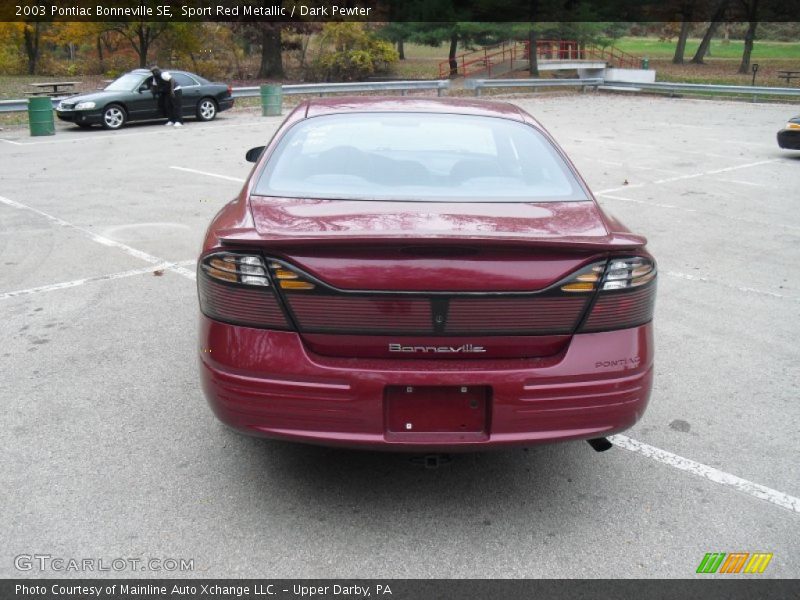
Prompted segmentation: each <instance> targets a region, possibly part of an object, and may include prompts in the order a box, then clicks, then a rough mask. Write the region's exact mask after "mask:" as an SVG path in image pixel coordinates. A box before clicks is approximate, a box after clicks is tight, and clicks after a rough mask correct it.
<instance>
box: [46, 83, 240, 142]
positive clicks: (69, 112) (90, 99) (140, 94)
mask: <svg viewBox="0 0 800 600" xmlns="http://www.w3.org/2000/svg"><path fill="white" fill-rule="evenodd" d="M169 72H170V73H171V74H172V76H173V77H174V78H175V81H176V82H177V84H178V85H180V86H181V90H182V91H183V115H184V116H185V117H197V118H198V119H199V120H201V121H211V120H212V119H214V118H215V117H216V116H217V113H218V112H220V111H223V110H227V109H229V108H231V107H233V97H232V96H231V93H232V90H231V87H230V86H229V85H226V84H224V83H212V82H210V81H208V80H206V79H203V78H202V77H200V76H199V75H195V74H194V73H189V72H188V71H173V70H171V69H169ZM56 115H57V116H58V118H59V119H60V120H62V121H68V122H70V123H75V124H76V125H78V126H79V127H91V126H92V125H102V126H103V127H105V128H106V129H119V128H120V127H122V126H123V125H125V123H128V122H130V121H154V120H159V119H160V120H166V118H167V116H166V114H165V113H164V112H163V108H162V105H161V104H160V103H159V98H158V94H157V93H156V90H155V88H154V87H153V75H152V73H151V72H150V71H148V70H147V69H136V70H135V71H130V72H129V73H125V74H124V75H122V76H121V77H119V78H118V79H115V80H114V81H112V82H111V83H110V84H108V85H107V86H106V87H105V89H102V90H98V91H96V92H89V93H87V94H79V95H77V96H70V97H69V98H64V99H63V100H61V102H59V103H58V106H57V107H56Z"/></svg>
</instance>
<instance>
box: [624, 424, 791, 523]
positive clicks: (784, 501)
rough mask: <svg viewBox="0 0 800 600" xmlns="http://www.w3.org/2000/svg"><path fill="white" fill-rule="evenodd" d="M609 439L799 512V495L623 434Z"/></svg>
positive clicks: (678, 467)
mask: <svg viewBox="0 0 800 600" xmlns="http://www.w3.org/2000/svg"><path fill="white" fill-rule="evenodd" d="M608 439H609V441H610V442H611V443H612V444H614V445H615V446H618V447H620V448H624V449H625V450H630V451H631V452H636V453H638V454H641V455H642V456H646V457H647V458H651V459H653V460H655V461H657V462H660V463H663V464H665V465H669V466H670V467H674V468H675V469H678V470H680V471H686V472H687V473H691V474H692V475H697V476H698V477H704V478H705V479H708V480H709V481H713V482H714V483H718V484H720V485H724V486H728V487H731V488H733V489H735V490H738V491H740V492H743V493H745V494H749V495H751V496H753V497H755V498H758V499H759V500H766V501H767V502H771V503H772V504H775V505H776V506H780V507H781V508H785V509H788V510H791V511H792V512H795V513H800V498H796V497H794V496H790V495H789V494H785V493H783V492H779V491H778V490H773V489H772V488H768V487H766V486H763V485H760V484H758V483H753V482H752V481H748V480H747V479H742V478H741V477H737V476H736V475H731V474H730V473H726V472H725V471H720V470H719V469H715V468H714V467H709V466H708V465H704V464H702V463H699V462H696V461H694V460H691V459H689V458H684V457H683V456H678V455H677V454H673V453H672V452H667V451H666V450H662V449H661V448H656V447H655V446H650V445H648V444H643V443H642V442H639V441H637V440H634V439H631V438H629V437H628V436H626V435H619V434H617V435H612V436H610V437H609V438H608Z"/></svg>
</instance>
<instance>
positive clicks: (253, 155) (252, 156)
mask: <svg viewBox="0 0 800 600" xmlns="http://www.w3.org/2000/svg"><path fill="white" fill-rule="evenodd" d="M264 148H266V146H256V147H255V148H250V150H248V151H247V154H245V155H244V158H245V160H247V162H251V163H254V162H258V159H259V158H260V157H261V153H262V152H264Z"/></svg>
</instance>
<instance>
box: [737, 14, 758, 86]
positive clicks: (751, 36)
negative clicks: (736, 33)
mask: <svg viewBox="0 0 800 600" xmlns="http://www.w3.org/2000/svg"><path fill="white" fill-rule="evenodd" d="M742 4H743V7H744V10H745V13H746V15H747V22H748V26H747V33H745V34H744V51H743V52H742V64H740V65H739V73H743V74H744V73H749V72H750V55H751V54H752V52H753V41H754V40H755V39H756V27H758V0H742Z"/></svg>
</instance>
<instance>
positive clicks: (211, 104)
mask: <svg viewBox="0 0 800 600" xmlns="http://www.w3.org/2000/svg"><path fill="white" fill-rule="evenodd" d="M217 112H218V109H217V103H216V102H215V101H214V99H213V98H202V99H201V100H200V102H198V103H197V110H196V111H195V114H197V118H198V119H199V120H200V121H213V120H214V119H215V118H216V116H217Z"/></svg>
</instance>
